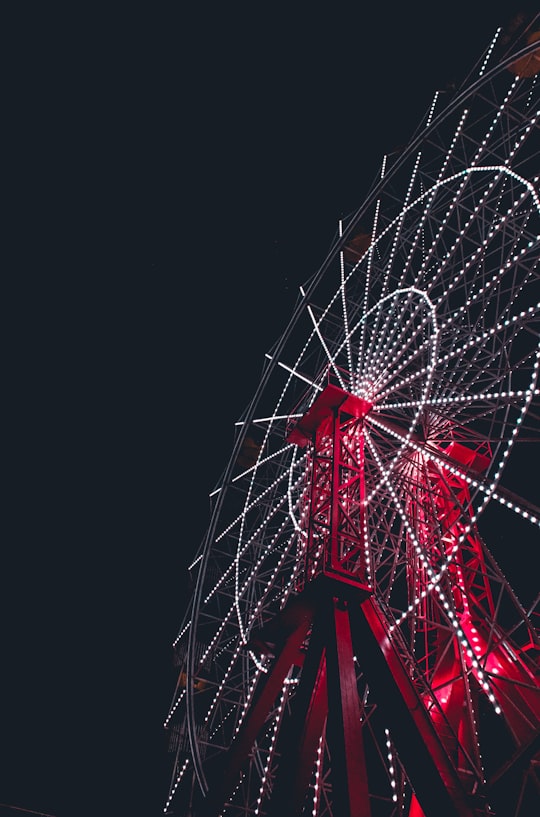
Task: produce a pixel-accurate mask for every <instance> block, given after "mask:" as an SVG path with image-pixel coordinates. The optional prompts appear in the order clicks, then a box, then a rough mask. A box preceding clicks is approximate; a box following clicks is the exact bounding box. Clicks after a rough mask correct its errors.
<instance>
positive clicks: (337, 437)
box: [204, 385, 540, 817]
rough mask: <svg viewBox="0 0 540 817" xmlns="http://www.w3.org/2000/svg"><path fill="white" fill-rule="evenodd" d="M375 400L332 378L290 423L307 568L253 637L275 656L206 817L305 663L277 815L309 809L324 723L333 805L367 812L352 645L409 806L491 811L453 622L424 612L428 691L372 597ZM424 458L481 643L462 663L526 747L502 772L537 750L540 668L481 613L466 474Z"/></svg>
mask: <svg viewBox="0 0 540 817" xmlns="http://www.w3.org/2000/svg"><path fill="white" fill-rule="evenodd" d="M370 409H371V405H370V404H369V403H368V402H367V401H364V400H360V399H359V398H355V397H353V396H351V395H349V394H347V393H346V392H344V391H342V390H341V389H339V388H337V387H336V386H334V385H328V386H327V387H326V388H325V389H324V390H323V391H322V392H321V394H320V395H319V397H318V398H317V399H316V400H315V402H314V403H313V405H312V406H311V408H310V409H309V410H308V411H307V412H306V414H305V415H304V416H303V417H302V418H301V420H300V421H299V422H298V423H297V424H296V426H295V427H294V428H293V429H291V430H290V431H289V434H288V439H289V441H292V442H294V443H296V444H297V445H300V446H302V447H304V446H306V445H308V444H309V445H310V446H311V449H310V452H311V456H312V469H311V476H310V480H311V484H310V491H309V500H308V501H309V508H307V514H306V518H307V531H306V533H307V541H308V545H307V548H306V557H305V565H304V570H303V577H302V581H301V582H300V583H299V585H298V587H297V590H298V593H297V595H295V596H294V597H293V598H292V599H291V600H290V602H289V604H288V606H287V607H286V608H285V609H284V610H283V611H282V612H281V613H280V614H279V615H278V616H276V618H275V619H274V620H272V621H271V622H270V623H269V624H268V625H267V626H266V627H264V628H263V629H262V630H260V631H259V632H258V633H256V634H254V635H253V636H252V644H251V646H252V647H253V648H256V649H257V651H258V652H259V653H266V654H271V655H272V656H273V663H272V666H271V669H270V671H269V673H268V674H267V676H266V677H265V680H264V683H261V684H260V685H259V688H258V690H257V697H256V698H255V700H254V702H253V703H252V706H251V709H250V711H249V713H248V715H247V716H246V717H245V719H244V722H243V724H242V727H241V729H240V731H239V733H238V735H237V738H236V739H235V741H234V742H233V744H232V746H231V748H230V750H229V752H228V753H227V755H226V757H225V760H224V761H221V762H220V766H219V768H216V769H215V770H214V774H213V777H212V783H211V786H210V790H209V793H208V796H207V798H206V802H205V808H204V813H205V815H207V817H217V815H218V814H220V813H221V810H222V808H223V805H224V803H225V802H226V801H227V799H228V798H229V796H230V795H231V791H232V788H233V787H234V784H235V782H236V781H237V780H238V778H239V775H240V773H241V770H242V767H243V765H244V763H245V761H246V760H247V757H248V754H249V752H250V750H251V747H252V746H253V744H254V742H255V740H256V738H257V735H258V734H259V732H260V730H261V729H262V728H263V725H264V723H265V719H266V717H267V715H268V713H269V712H270V711H271V709H272V707H273V705H274V703H275V700H276V698H277V697H278V695H279V693H280V691H281V689H282V687H283V684H284V682H285V679H286V677H287V675H288V673H289V672H290V669H291V667H293V666H298V667H302V673H301V676H300V683H299V686H298V689H297V691H296V694H295V696H294V698H293V700H292V705H291V716H290V718H289V720H288V722H287V723H285V722H284V724H283V727H282V732H281V734H280V742H281V746H282V747H283V748H282V756H281V762H280V765H279V769H278V770H277V773H276V777H275V779H274V781H273V790H272V799H271V806H270V809H271V810H270V811H269V812H268V815H269V817H296V816H297V815H299V814H300V813H301V810H302V807H303V804H304V801H305V795H306V791H307V789H308V786H309V783H310V780H311V777H312V773H313V768H314V764H315V758H316V753H317V748H318V744H319V739H320V736H321V734H322V732H323V730H324V726H325V723H326V735H327V741H328V745H329V748H330V752H331V756H332V797H333V810H334V812H335V813H336V814H340V815H341V817H371V814H372V812H371V807H370V798H369V784H368V773H367V769H366V762H365V756H364V745H363V734H362V722H363V720H364V713H363V710H362V705H361V702H360V699H359V695H358V682H357V670H356V667H355V657H354V654H353V643H354V644H357V645H361V650H360V651H359V652H360V654H359V656H357V660H358V662H359V664H360V665H361V670H362V672H363V674H364V676H365V678H366V680H367V683H368V684H369V690H370V694H372V695H373V697H374V699H375V700H376V701H377V705H378V706H379V707H380V710H381V712H382V713H383V714H384V718H385V721H386V723H387V724H388V726H389V728H390V729H391V733H392V738H393V740H394V742H395V745H396V747H397V750H398V752H399V756H400V760H401V762H402V764H403V765H404V767H405V768H406V772H407V776H408V778H409V780H410V782H411V785H412V787H413V790H414V796H413V799H412V802H411V804H410V807H409V812H408V814H409V817H423V816H424V815H426V814H427V815H434V814H436V815H437V817H475V815H480V814H485V810H484V800H483V798H482V797H481V795H480V793H479V788H478V777H477V774H476V773H475V761H476V760H477V740H476V737H475V735H474V734H473V732H472V730H471V726H470V724H471V718H469V717H468V716H467V715H466V707H473V708H474V707H475V705H476V704H475V701H474V699H473V698H474V695H473V694H472V692H471V690H473V688H472V687H471V685H470V683H469V682H468V681H467V682H466V680H465V676H464V672H463V666H462V661H463V654H462V652H461V651H460V650H458V648H457V646H456V641H455V636H454V634H453V633H452V632H451V629H447V630H446V631H445V630H444V628H435V627H434V626H432V625H431V629H430V624H429V622H428V616H427V614H426V616H425V621H426V623H425V631H424V633H423V636H424V638H425V644H426V648H425V657H424V659H423V660H424V661H425V664H426V666H425V667H424V668H423V669H424V671H425V670H426V669H428V668H430V667H431V669H432V678H431V689H430V690H429V692H426V691H424V692H423V691H422V690H421V689H419V687H418V684H416V683H415V682H414V680H413V679H412V677H411V666H410V653H407V648H406V646H405V645H404V644H401V643H400V640H399V630H396V629H395V628H392V627H391V625H390V621H389V620H388V618H387V616H386V614H385V613H384V611H383V609H382V607H381V606H380V604H379V603H378V601H377V599H376V598H375V597H374V596H373V595H372V586H371V583H370V565H369V558H368V557H369V554H368V552H367V548H366V541H365V540H366V532H365V525H366V519H365V513H364V509H363V501H364V498H365V485H364V447H363V446H364V434H363V428H364V423H365V422H366V418H367V417H368V415H369V411H370ZM351 440H353V441H354V445H351ZM439 453H440V455H441V456H443V457H446V458H450V459H451V461H452V462H454V463H456V464H457V465H458V466H459V467H460V468H462V469H466V470H472V471H474V472H476V473H479V472H481V471H482V470H483V469H485V468H486V467H487V465H488V463H489V461H488V460H487V458H486V457H485V455H484V454H482V453H479V452H475V451H471V450H469V449H468V448H466V447H465V446H464V445H461V444H460V443H457V442H456V443H453V444H452V445H451V446H449V447H448V448H446V449H444V450H442V449H441V450H440V451H439ZM430 469H431V470H430V483H429V489H428V487H426V491H427V490H429V491H430V502H435V505H436V510H437V515H438V518H439V520H440V521H441V524H442V525H443V527H444V530H445V536H444V537H443V538H444V541H445V542H446V546H447V548H448V552H447V554H442V555H443V556H445V555H446V556H448V555H449V553H450V550H451V549H453V553H452V560H451V565H450V569H451V571H452V586H453V588H454V590H453V593H454V603H455V607H456V610H457V611H458V619H459V626H460V627H461V629H462V631H463V633H464V635H465V637H466V638H467V639H469V641H470V642H471V643H474V644H475V645H476V654H475V655H474V656H473V658H471V659H467V661H468V666H467V670H468V671H469V674H470V675H471V676H472V677H473V678H475V680H476V682H477V684H478V686H477V687H475V688H474V689H475V690H476V689H479V688H480V685H481V671H480V669H479V666H480V664H481V663H482V662H483V663H482V665H484V664H485V666H484V669H483V672H487V673H489V674H490V684H491V689H493V690H494V691H495V694H496V696H497V700H498V702H499V704H500V707H501V709H502V710H503V713H504V715H505V718H506V721H507V723H509V724H510V727H511V729H512V731H513V734H514V737H515V741H516V745H517V747H518V749H517V750H516V753H515V757H514V758H512V759H510V760H509V763H508V764H507V767H506V769H505V770H501V774H503V773H507V772H509V771H511V770H512V768H514V767H516V766H517V765H519V764H520V763H522V762H523V761H524V758H530V756H531V755H532V754H534V753H535V752H537V751H538V749H539V746H538V742H539V738H538V723H539V721H540V681H539V676H538V673H536V674H535V673H534V671H532V670H531V662H530V661H526V660H525V658H524V655H519V654H517V653H516V652H515V650H514V649H512V648H510V646H509V645H508V644H507V643H506V642H505V634H504V632H502V631H500V630H499V631H498V630H497V629H496V628H495V627H493V626H490V625H489V624H486V621H487V622H493V621H494V620H495V615H494V614H495V601H494V599H493V597H492V594H491V589H490V585H489V581H488V578H487V571H486V566H485V564H484V557H483V551H482V547H481V543H480V540H479V538H478V536H477V534H476V532H475V530H474V529H470V530H469V529H467V528H466V525H465V521H464V519H465V516H464V514H463V509H467V508H468V507H469V506H470V495H469V489H468V485H467V482H466V480H465V479H463V477H461V476H459V475H456V474H449V473H447V471H446V470H445V471H444V473H443V471H442V470H441V469H440V468H439V470H437V469H438V466H437V465H436V464H435V463H433V464H432V465H430ZM434 484H435V485H436V486H437V487H436V490H435V491H433V487H432V486H433V485H434ZM422 502H423V500H422V496H421V494H419V496H418V497H417V498H415V499H414V500H411V503H410V506H409V508H408V512H409V513H410V514H411V515H416V519H417V521H420V522H421V521H422V513H423V511H422ZM351 509H352V510H351ZM426 530H427V526H426ZM428 535H429V533H426V536H428ZM427 544H429V541H428V542H427ZM440 557H441V553H440V547H439V550H438V551H437V558H440ZM434 558H435V557H434ZM420 580H421V579H419V578H418V577H416V578H415V581H417V582H418V581H420ZM432 615H440V613H437V611H435V612H434V613H433V611H432ZM445 633H446V634H445ZM475 659H476V660H475ZM484 659H485V661H484ZM473 691H474V690H473ZM474 694H476V692H474Z"/></svg>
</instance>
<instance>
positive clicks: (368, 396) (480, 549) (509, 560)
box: [164, 15, 540, 817]
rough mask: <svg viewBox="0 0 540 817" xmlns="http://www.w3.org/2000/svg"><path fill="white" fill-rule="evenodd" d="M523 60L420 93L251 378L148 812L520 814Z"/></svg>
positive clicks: (524, 491) (536, 325)
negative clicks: (421, 113) (164, 766)
mask: <svg viewBox="0 0 540 817" xmlns="http://www.w3.org/2000/svg"><path fill="white" fill-rule="evenodd" d="M539 39H540V15H537V16H536V17H535V18H534V19H533V20H532V21H530V22H529V24H528V28H526V30H525V31H523V32H522V36H521V38H520V39H519V40H518V41H515V42H514V43H513V45H512V47H511V50H508V49H509V47H508V46H505V47H502V46H500V45H499V44H498V42H497V36H496V37H495V40H494V42H493V43H492V44H491V45H490V46H489V48H488V49H487V50H486V52H485V54H484V55H483V56H482V58H481V60H480V61H479V62H478V64H477V65H476V67H475V69H474V71H473V72H471V74H470V75H469V77H468V79H467V80H466V82H465V83H464V84H463V86H462V87H461V88H460V89H458V91H457V92H456V93H455V94H454V96H453V97H452V99H451V100H450V102H448V101H446V103H445V106H444V107H441V104H442V98H441V96H440V95H436V96H435V98H434V100H433V104H432V106H431V107H430V109H429V111H428V112H427V113H426V116H425V119H424V121H423V122H422V123H421V126H420V128H419V129H418V131H417V134H416V135H415V136H414V137H413V138H412V140H411V141H410V143H409V145H408V146H407V148H406V149H405V150H404V151H403V152H402V153H401V154H400V155H399V156H395V157H394V158H393V161H392V162H390V161H389V160H385V161H383V163H382V167H381V169H380V173H379V174H378V176H377V179H376V180H375V182H374V183H373V185H372V188H371V191H370V192H369V194H368V196H367V198H366V200H365V202H364V204H363V205H362V207H361V208H360V209H359V210H358V211H357V212H355V213H354V214H352V215H351V216H350V217H349V218H347V219H344V220H343V222H342V223H341V224H340V225H339V229H338V230H337V234H336V238H335V242H334V244H333V246H332V248H331V250H330V252H329V254H328V256H327V258H326V260H325V261H324V263H323V265H322V266H321V268H320V270H319V271H318V272H317V273H316V274H315V275H314V276H313V277H312V278H311V279H310V280H309V281H308V282H307V283H306V284H305V285H304V286H303V287H302V289H301V297H300V298H299V301H298V303H297V306H296V308H295V310H294V313H293V315H292V318H291V320H290V322H289V324H288V326H287V328H286V330H285V332H284V333H283V334H282V336H281V337H279V339H278V340H277V342H276V343H275V346H274V347H273V348H272V350H271V351H270V352H269V354H268V355H267V360H266V362H265V366H264V370H263V373H262V377H261V382H260V386H259V388H258V389H257V391H256V394H255V396H254V398H253V400H252V402H251V403H250V405H249V406H248V408H247V409H246V411H245V414H244V416H243V417H242V419H241V422H240V423H238V435H237V439H236V443H235V446H234V450H233V452H232V455H231V458H230V461H229V464H228V466H227V468H226V470H225V472H224V474H223V477H222V480H221V482H220V484H219V485H218V486H217V488H216V491H215V492H214V494H213V503H214V507H213V513H212V517H211V522H210V526H209V529H208V532H207V535H206V537H205V539H204V541H203V542H202V544H201V547H200V550H199V553H198V557H197V559H196V560H195V562H194V564H193V567H192V573H193V576H194V579H195V585H194V592H193V598H192V602H191V605H190V607H189V609H188V612H187V614H186V618H185V621H184V623H183V625H182V627H181V630H180V632H179V634H178V637H177V639H176V641H175V645H174V647H175V655H176V661H177V664H178V667H179V680H178V684H177V687H176V690H175V693H174V697H173V701H172V704H171V708H170V711H169V713H168V716H167V720H166V727H167V729H168V730H169V733H170V746H171V750H172V752H173V756H174V769H173V774H172V780H171V786H170V791H169V794H168V798H167V801H166V804H165V808H164V811H165V813H167V814H171V815H181V816H182V817H187V815H194V817H218V815H230V816H231V817H239V815H242V816H243V817H244V816H246V815H268V817H273V816H274V815H279V817H286V816H287V817H292V816H293V815H295V817H296V816H299V815H313V817H397V816H398V815H400V816H404V817H435V815H436V817H473V816H474V817H478V815H488V814H495V815H499V816H500V817H502V815H504V816H505V817H506V816H507V815H508V817H510V816H511V817H518V816H519V817H525V816H527V817H529V815H533V814H534V815H537V814H538V813H540V640H539V636H538V632H537V626H538V624H539V622H540V601H539V595H538V589H540V588H539V586H540V582H539V581H537V580H536V581H533V582H532V585H533V591H532V592H529V591H530V586H531V582H529V584H528V587H527V588H526V592H525V596H527V595H529V596H530V598H527V597H523V596H522V595H520V593H519V592H518V591H517V588H516V587H515V586H514V583H513V581H512V582H511V581H510V580H509V579H508V578H507V575H508V570H507V569H506V565H508V566H510V565H512V569H514V570H515V565H516V564H520V570H521V571H522V572H523V573H525V572H527V571H529V570H531V569H532V570H534V567H533V565H534V563H535V559H536V561H537V551H538V547H539V540H540V537H539V535H538V534H539V530H538V528H539V526H540V508H539V507H538V504H540V503H538V499H537V496H536V495H537V487H536V486H537V484H538V481H537V464H536V463H537V459H538V454H539V452H540V445H539V444H540V400H539V397H540V386H539V383H538V370H539V361H540V343H539V339H540V303H539V302H540V274H539V270H538V260H539V236H540V198H539V195H540V190H539V173H540V127H539V124H538V117H539V114H540V111H539V108H540V88H539V83H540V79H539V75H538V74H537V71H538V70H540V63H539V53H540V49H538V43H537V41H538V40H539ZM535 43H536V45H535ZM505 48H506V50H505ZM527 468H528V469H529V473H530V475H531V476H530V477H528V478H526V479H525V478H524V477H523V475H524V473H525V472H526V470H527ZM490 514H491V524H488V523H489V519H490ZM490 536H491V537H492V538H493V539H494V540H496V541H499V542H500V540H501V538H502V546H501V545H499V548H498V550H496V551H495V550H494V548H493V547H491V546H490ZM516 574H517V571H516ZM535 625H536V626H535Z"/></svg>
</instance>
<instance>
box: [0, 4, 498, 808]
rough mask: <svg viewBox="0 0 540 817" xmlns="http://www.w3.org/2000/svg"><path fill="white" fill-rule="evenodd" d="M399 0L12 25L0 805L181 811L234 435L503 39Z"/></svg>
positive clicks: (8, 29)
mask: <svg viewBox="0 0 540 817" xmlns="http://www.w3.org/2000/svg"><path fill="white" fill-rule="evenodd" d="M293 5H294V6H295V10H294V11H291V6H293ZM383 6H384V4H375V7H374V8H372V9H366V8H365V7H364V6H363V5H362V4H350V5H348V6H345V5H344V6H343V7H342V8H338V7H337V6H336V5H334V4H332V5H331V6H330V4H325V5H323V6H322V7H321V8H320V9H319V10H315V7H314V4H303V5H302V8H301V9H299V8H297V6H296V4H289V5H287V4H283V6H282V7H281V5H280V4H278V5H275V4H266V5H263V6H261V5H259V4H241V6H238V5H237V4H236V5H235V6H234V8H233V9H232V10H231V6H230V4H223V5H220V6H218V7H217V8H212V7H211V6H208V5H205V6H204V7H201V10H200V11H199V12H194V11H193V10H191V11H189V12H186V11H185V10H184V9H183V6H181V5H180V4H175V5H171V4H166V5H162V4H157V5H153V6H152V5H148V6H147V7H146V9H144V8H142V9H141V10H140V11H139V12H138V13H135V12H134V11H133V8H131V7H126V11H125V12H124V13H120V12H119V11H115V12H114V13H112V12H111V11H110V10H107V11H104V10H100V9H98V8H96V7H94V6H91V7H88V10H87V11H86V12H82V11H81V9H80V8H79V7H77V5H76V6H75V7H73V8H77V11H76V12H75V11H69V10H66V9H63V10H62V13H61V14H60V13H59V12H58V11H51V9H50V8H49V7H47V5H39V6H38V5H37V4H36V7H35V8H33V9H30V8H29V7H26V10H25V11H24V12H20V13H18V15H17V19H16V20H15V19H13V20H12V19H10V20H9V21H8V20H6V22H5V26H4V30H5V36H6V37H7V39H8V40H9V42H10V48H9V59H8V65H9V67H8V74H7V76H8V97H9V99H8V100H7V101H8V105H9V110H8V111H7V112H6V111H4V128H5V129H7V130H8V131H10V143H11V142H12V146H11V147H10V149H9V150H8V151H7V152H6V154H5V155H4V159H5V160H6V158H7V160H8V162H7V164H8V166H9V171H10V175H13V179H14V185H13V192H12V193H10V199H9V201H10V204H11V207H10V210H11V212H10V216H9V218H8V222H7V224H6V225H5V226H7V227H8V229H7V230H6V233H7V235H6V238H8V240H9V239H10V240H11V241H12V242H13V243H14V254H13V258H12V259H11V260H10V261H9V262H8V264H7V266H6V268H5V272H4V279H5V280H4V284H5V286H6V285H7V287H6V288H7V292H6V294H5V297H4V300H3V313H4V355H3V363H4V371H5V373H6V374H7V382H6V383H5V386H4V390H3V398H4V403H7V408H8V419H7V422H6V424H5V425H4V440H5V441H6V442H7V446H6V448H7V449H8V459H7V462H8V468H7V473H6V476H7V485H6V488H7V490H6V492H5V494H4V508H5V510H6V511H7V513H6V514H5V517H4V518H5V519H6V520H7V524H6V525H5V527H4V531H3V537H2V539H3V547H2V551H3V560H2V561H3V564H4V568H3V570H2V602H3V605H2V630H1V632H2V665H3V670H2V682H1V683H2V687H1V688H2V695H1V698H0V701H1V703H0V745H1V753H2V764H1V771H0V803H2V804H7V805H13V806H18V807H19V808H25V809H30V810H34V811H36V812H43V813H46V814H50V815H54V817H90V815H92V817H95V815H98V814H99V815H100V817H112V816H113V815H115V817H116V815H129V816H130V817H156V816H157V815H159V814H160V813H161V811H162V808H163V805H164V802H165V799H166V796H167V787H168V781H169V758H168V755H167V753H166V751H165V747H166V740H165V733H164V731H163V729H162V723H163V720H164V717H165V715H166V713H167V709H168V706H169V703H170V699H171V697H172V693H173V689H174V681H175V678H174V673H173V667H172V653H171V646H170V645H171V642H172V640H173V638H174V637H175V635H176V633H177V629H178V627H179V625H180V623H181V619H182V614H183V610H184V605H185V602H186V590H187V577H186V565H187V564H188V561H189V557H190V555H191V554H192V553H193V551H194V550H195V548H196V547H197V545H198V543H199V541H200V539H201V538H202V536H203V533H204V530H205V528H206V525H207V523H208V521H209V503H208V493H209V491H210V490H211V489H212V488H213V487H214V485H215V484H216V482H217V481H218V479H219V476H220V474H221V472H222V471H223V469H224V467H225V465H226V462H227V456H228V453H229V450H230V449H231V447H232V442H233V424H234V422H235V420H236V419H237V418H238V416H239V415H240V414H241V412H242V410H243V409H244V407H245V405H246V404H247V402H248V400H249V398H250V397H251V395H252V393H253V392H254V390H255V388H256V386H257V383H258V379H259V376H260V373H261V370H262V365H263V357H264V353H265V352H266V351H267V350H268V348H269V347H270V346H271V345H272V343H273V342H274V340H275V339H276V338H277V336H278V335H279V333H280V332H281V330H282V329H284V327H285V325H286V323H287V319H288V317H289V315H290V312H291V310H292V307H293V305H294V303H295V300H296V293H297V291H298V286H299V284H301V283H302V282H303V281H305V280H306V279H307V278H308V277H309V276H310V275H311V274H312V273H313V272H315V271H316V269H317V268H318V267H319V265H320V264H321V263H322V261H323V260H324V257H325V255H326V251H327V250H328V248H329V247H330V244H331V242H332V240H333V237H334V234H335V231H336V228H337V224H338V221H339V219H340V218H341V217H344V216H346V215H347V214H349V213H350V212H352V211H353V210H355V209H356V208H357V207H358V206H359V205H360V204H361V203H362V200H363V197H364V195H365V193H366V192H367V189H368V187H369V185H370V183H371V181H372V179H373V177H374V176H375V173H376V172H377V168H378V166H379V162H380V159H381V157H382V155H383V153H385V152H391V151H393V150H398V149H400V147H402V146H403V145H404V144H406V142H407V140H408V138H409V137H410V136H411V135H412V133H413V131H414V130H415V127H416V124H417V122H418V121H419V119H420V117H421V116H422V115H423V113H424V111H425V110H426V109H427V107H428V106H429V104H430V102H431V99H432V96H433V93H434V92H435V90H438V89H439V90H445V89H446V90H447V91H448V92H450V91H451V88H452V86H453V84H454V83H455V82H459V80H460V79H462V78H463V77H464V76H465V74H466V73H467V69H469V68H471V67H472V65H473V63H474V62H475V60H476V58H477V57H478V56H480V53H481V52H482V51H483V49H484V47H486V46H487V45H488V43H489V40H490V39H491V36H492V35H493V33H494V32H495V30H496V28H497V26H498V25H499V24H500V23H501V22H505V21H506V19H500V18H498V17H497V15H496V12H494V11H493V12H491V13H490V14H491V16H489V15H488V14H482V15H481V14H480V13H479V12H477V11H474V12H472V14H473V16H471V8H472V7H473V4H472V3H468V4H466V3H462V4H457V5H456V4H446V5H445V4H443V5H441V4H431V7H430V8H431V10H430V11H429V12H427V13H426V14H425V15H422V16H420V15H419V14H418V13H415V12H412V11H409V10H408V9H411V8H415V6H414V5H412V6H411V5H410V4H408V5H407V10H402V11H399V12H389V11H388V8H387V7H386V8H384V7H383ZM351 9H354V11H351ZM460 9H461V11H460ZM10 243H11V242H10ZM4 813H5V814H17V813H18V812H13V811H12V810H11V809H10V810H7V809H4V808H2V807H0V814H2V815H3V814H4Z"/></svg>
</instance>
